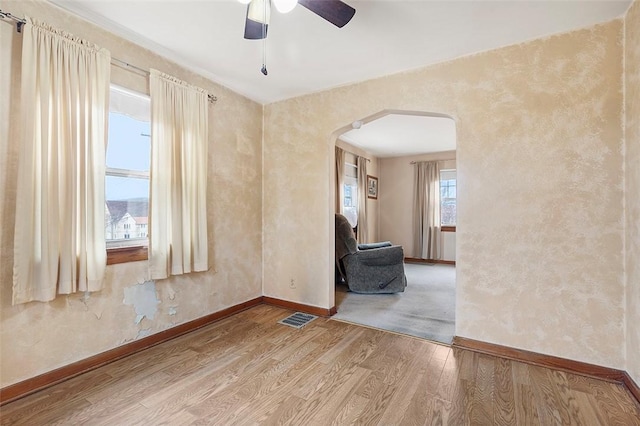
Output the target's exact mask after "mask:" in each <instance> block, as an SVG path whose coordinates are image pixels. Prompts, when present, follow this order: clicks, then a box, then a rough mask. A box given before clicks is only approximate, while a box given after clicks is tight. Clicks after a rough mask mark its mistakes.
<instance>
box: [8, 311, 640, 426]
mask: <svg viewBox="0 0 640 426" xmlns="http://www.w3.org/2000/svg"><path fill="white" fill-rule="evenodd" d="M290 313H291V312H290V311H287V310H284V309H280V308H276V307H272V306H266V305H261V306H257V307H254V308H252V309H249V310H247V311H244V312H241V313H239V314H236V315H234V316H233V317H230V318H227V319H224V320H222V321H219V322H217V323H215V324H212V325H210V326H207V327H204V328H202V329H200V330H197V331H195V332H193V333H190V334H188V335H185V336H182V337H179V338H177V339H174V340H172V341H170V342H166V343H163V344H161V345H158V346H155V347H153V348H151V349H148V350H146V351H143V352H140V353H137V354H135V355H133V356H131V357H129V358H126V359H123V360H120V361H117V362H115V363H112V364H110V365H107V366H105V367H102V368H99V369H97V370H94V371H92V372H89V373H86V374H84V375H82V376H79V377H76V378H74V379H71V380H69V381H66V382H64V383H61V384H59V385H56V386H54V387H51V388H48V389H46V390H44V391H41V392H39V393H36V394H34V395H31V396H28V397H26V398H23V399H21V400H18V401H15V402H13V403H10V404H7V405H5V406H4V407H2V408H0V423H1V424H2V425H11V424H22V425H56V424H63V425H110V426H111V425H160V424H163V425H256V424H260V425H272V424H273V425H275V424H285V425H305V426H306V425H348V424H357V425H427V424H428V425H625V426H630V425H640V407H639V406H638V405H637V403H636V402H635V400H633V399H632V397H631V396H630V395H629V393H628V392H627V391H626V389H625V388H624V387H623V386H622V385H618V384H614V383H609V382H604V381H600V380H597V379H593V378H588V377H583V376H577V375H573V374H568V373H564V372H560V371H554V370H550V369H546V368H541V367H536V366H531V365H526V364H522V363H519V362H514V361H509V360H505V359H501V358H496V357H492V356H488V355H482V354H478V353H475V352H470V351H466V350H460V349H451V348H449V347H448V346H442V345H437V344H434V343H431V342H428V341H424V340H419V339H417V338H412V337H407V336H401V335H397V334H392V333H387V332H383V331H378V330H374V329H369V328H363V327H359V326H355V325H351V324H347V323H342V322H339V321H335V320H329V319H324V318H319V319H317V320H315V321H313V322H311V323H310V324H309V325H307V326H306V327H305V328H303V329H302V330H296V329H294V328H291V327H287V326H284V325H280V324H277V321H278V320H280V319H282V318H284V317H285V316H287V315H289V314H290Z"/></svg>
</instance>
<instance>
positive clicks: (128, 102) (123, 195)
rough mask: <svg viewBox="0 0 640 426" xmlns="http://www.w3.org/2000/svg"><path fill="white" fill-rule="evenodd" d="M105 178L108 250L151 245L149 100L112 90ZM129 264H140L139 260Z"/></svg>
mask: <svg viewBox="0 0 640 426" xmlns="http://www.w3.org/2000/svg"><path fill="white" fill-rule="evenodd" d="M110 96H111V98H110V111H109V139H108V143H107V161H106V163H107V164H106V178H105V198H106V206H105V210H106V211H105V238H106V241H107V250H108V253H109V250H113V249H122V248H126V247H129V248H131V247H138V248H141V247H144V248H145V253H144V258H146V247H147V246H148V244H149V239H148V233H147V224H148V217H149V169H150V163H151V139H150V121H151V112H150V101H149V97H148V96H146V95H143V94H140V93H136V92H133V91H130V90H127V89H123V88H120V87H118V86H114V85H112V86H111V93H110ZM130 260H141V259H139V258H135V259H130Z"/></svg>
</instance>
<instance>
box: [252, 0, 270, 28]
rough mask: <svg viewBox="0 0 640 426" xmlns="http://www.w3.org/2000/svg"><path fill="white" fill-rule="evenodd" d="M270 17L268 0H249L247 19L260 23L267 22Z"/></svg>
mask: <svg viewBox="0 0 640 426" xmlns="http://www.w3.org/2000/svg"><path fill="white" fill-rule="evenodd" d="M270 18H271V2H270V1H269V0H251V3H250V4H249V12H248V13H247V19H251V20H252V21H254V22H259V23H261V24H269V19H270Z"/></svg>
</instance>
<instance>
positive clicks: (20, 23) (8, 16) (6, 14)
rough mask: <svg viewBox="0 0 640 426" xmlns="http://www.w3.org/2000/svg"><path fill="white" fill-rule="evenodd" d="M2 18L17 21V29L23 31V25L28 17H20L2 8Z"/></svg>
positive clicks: (0, 15)
mask: <svg viewBox="0 0 640 426" xmlns="http://www.w3.org/2000/svg"><path fill="white" fill-rule="evenodd" d="M0 18H2V19H11V20H12V21H15V23H16V31H17V32H19V33H21V32H22V26H23V25H24V24H26V23H27V20H26V19H24V18H18V17H17V16H15V15H12V14H11V13H9V12H5V11H4V10H2V9H0Z"/></svg>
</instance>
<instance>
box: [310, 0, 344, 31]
mask: <svg viewBox="0 0 640 426" xmlns="http://www.w3.org/2000/svg"><path fill="white" fill-rule="evenodd" d="M298 4H300V5H302V6H304V7H306V8H307V9H309V10H310V11H312V12H313V13H315V14H316V15H318V16H320V17H321V18H324V19H326V20H327V21H329V22H331V23H332V24H333V25H335V26H336V27H338V28H342V27H344V26H345V25H347V23H349V21H350V20H351V18H353V15H355V13H356V10H355V9H354V8H353V7H351V6H349V5H348V4H346V3H344V2H341V1H340V0H298Z"/></svg>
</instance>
